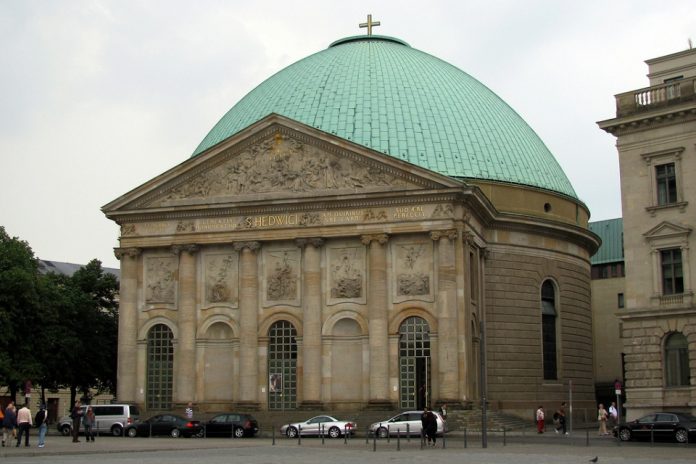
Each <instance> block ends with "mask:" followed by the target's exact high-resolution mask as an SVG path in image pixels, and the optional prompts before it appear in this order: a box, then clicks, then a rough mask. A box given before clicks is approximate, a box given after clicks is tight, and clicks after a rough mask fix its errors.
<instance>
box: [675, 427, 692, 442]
mask: <svg viewBox="0 0 696 464" xmlns="http://www.w3.org/2000/svg"><path fill="white" fill-rule="evenodd" d="M674 438H676V440H677V442H678V443H686V442H687V441H689V432H687V431H686V429H677V431H676V433H675V434H674Z"/></svg>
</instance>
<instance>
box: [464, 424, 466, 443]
mask: <svg viewBox="0 0 696 464" xmlns="http://www.w3.org/2000/svg"><path fill="white" fill-rule="evenodd" d="M464 448H466V427H464Z"/></svg>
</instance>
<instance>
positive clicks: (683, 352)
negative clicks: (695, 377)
mask: <svg viewBox="0 0 696 464" xmlns="http://www.w3.org/2000/svg"><path fill="white" fill-rule="evenodd" d="M689 377H690V372H689V343H688V341H687V340H686V337H685V336H684V334H682V333H679V332H676V333H673V334H671V335H670V336H669V337H667V340H665V379H666V384H667V386H668V387H683V386H688V385H689Z"/></svg>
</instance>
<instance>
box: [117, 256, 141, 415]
mask: <svg viewBox="0 0 696 464" xmlns="http://www.w3.org/2000/svg"><path fill="white" fill-rule="evenodd" d="M140 253H141V250H140V248H116V249H115V250H114V254H115V255H116V258H118V259H119V260H120V261H121V279H120V280H121V283H120V290H119V318H118V340H119V344H118V359H117V367H116V369H117V374H116V375H117V378H118V387H117V392H116V396H117V398H118V400H119V401H123V402H129V401H130V402H135V401H136V394H137V383H136V380H137V379H136V371H135V369H134V368H133V367H134V366H135V365H136V362H137V337H138V263H139V257H140Z"/></svg>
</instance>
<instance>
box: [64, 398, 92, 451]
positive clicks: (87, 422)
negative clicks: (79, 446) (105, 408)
mask: <svg viewBox="0 0 696 464" xmlns="http://www.w3.org/2000/svg"><path fill="white" fill-rule="evenodd" d="M70 418H71V419H72V439H73V440H72V441H73V443H79V442H80V423H82V427H83V428H84V430H85V440H86V441H87V443H89V442H90V441H91V442H92V443H94V436H95V433H94V426H95V425H96V423H97V421H96V418H95V417H94V411H93V410H92V406H87V410H84V409H82V403H81V402H80V400H77V401H75V406H73V408H72V411H71V413H70Z"/></svg>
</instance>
